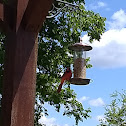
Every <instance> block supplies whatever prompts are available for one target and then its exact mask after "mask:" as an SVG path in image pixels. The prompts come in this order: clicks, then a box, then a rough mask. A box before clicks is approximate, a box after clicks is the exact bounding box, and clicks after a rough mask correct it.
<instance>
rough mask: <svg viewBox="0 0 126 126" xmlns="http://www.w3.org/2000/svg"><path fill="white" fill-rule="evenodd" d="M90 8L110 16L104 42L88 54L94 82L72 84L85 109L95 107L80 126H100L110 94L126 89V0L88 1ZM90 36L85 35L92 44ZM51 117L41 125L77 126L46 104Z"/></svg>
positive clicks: (84, 38) (95, 45) (97, 44)
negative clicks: (88, 117) (81, 84)
mask: <svg viewBox="0 0 126 126" xmlns="http://www.w3.org/2000/svg"><path fill="white" fill-rule="evenodd" d="M85 3H86V5H85V7H86V9H88V10H93V11H94V12H96V13H99V14H100V15H101V16H103V17H106V18H107V20H106V22H105V23H106V31H105V33H103V35H102V36H101V40H100V42H98V41H94V42H93V44H90V45H91V46H92V47H93V50H92V51H90V52H88V54H87V55H88V56H90V57H91V62H90V63H91V64H92V65H93V67H92V68H91V69H87V74H86V76H87V78H90V79H91V83H90V84H89V85H86V86H76V85H71V89H74V91H75V92H76V93H77V99H78V100H79V101H80V102H81V103H82V104H83V106H84V108H85V109H87V108H89V107H90V108H91V110H92V112H91V113H90V115H91V118H90V119H87V120H84V122H80V123H79V125H78V126H97V124H99V121H98V120H99V119H101V118H104V112H105V109H104V107H105V105H107V104H110V102H111V100H112V99H111V98H110V94H112V93H113V92H114V91H119V92H121V91H122V89H126V85H125V83H126V77H125V75H126V0H86V1H85ZM88 39H89V38H88V37H87V35H82V40H83V42H84V43H88ZM46 107H47V108H48V112H49V114H50V116H48V117H45V116H43V117H42V118H41V119H40V122H43V123H46V125H47V126H55V125H56V126H75V120H74V118H68V117H66V116H62V111H63V110H62V109H61V112H60V113H57V112H56V111H55V110H54V108H53V107H50V106H48V105H46Z"/></svg>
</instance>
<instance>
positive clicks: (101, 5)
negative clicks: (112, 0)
mask: <svg viewBox="0 0 126 126" xmlns="http://www.w3.org/2000/svg"><path fill="white" fill-rule="evenodd" d="M105 6H107V4H106V3H104V2H102V1H99V2H97V4H96V5H94V4H91V5H90V8H91V9H98V8H101V7H105Z"/></svg>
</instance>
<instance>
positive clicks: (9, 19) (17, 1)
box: [4, 0, 29, 32]
mask: <svg viewBox="0 0 126 126" xmlns="http://www.w3.org/2000/svg"><path fill="white" fill-rule="evenodd" d="M28 1H29V0H8V2H7V4H4V22H5V24H7V25H8V27H9V28H10V29H11V30H13V31H16V32H17V30H18V28H19V26H20V23H21V20H22V18H23V15H24V12H25V10H26V8H27V5H28Z"/></svg>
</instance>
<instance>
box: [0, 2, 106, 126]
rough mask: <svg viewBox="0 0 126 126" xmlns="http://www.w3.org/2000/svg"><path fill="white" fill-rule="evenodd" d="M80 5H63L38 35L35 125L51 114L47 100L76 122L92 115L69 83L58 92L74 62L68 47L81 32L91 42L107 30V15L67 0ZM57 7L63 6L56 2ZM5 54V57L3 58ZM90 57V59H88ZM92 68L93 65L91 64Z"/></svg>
mask: <svg viewBox="0 0 126 126" xmlns="http://www.w3.org/2000/svg"><path fill="white" fill-rule="evenodd" d="M67 2H70V3H74V4H77V5H78V6H79V8H75V9H74V10H72V9H73V8H68V7H67V8H64V9H63V10H62V11H61V12H60V13H59V15H57V16H56V17H53V18H50V19H46V21H45V22H44V24H43V27H42V29H41V30H40V32H39V35H38V61H37V84H36V105H35V126H39V125H40V126H41V124H40V123H39V122H38V120H39V119H40V118H41V116H42V113H44V114H45V115H48V111H47V109H46V108H44V103H45V102H46V103H48V104H49V105H51V106H54V108H55V109H56V111H57V112H59V111H60V107H61V105H63V106H64V113H63V115H67V116H69V117H71V116H73V117H74V118H75V120H76V124H78V122H79V121H83V119H87V118H88V117H89V112H91V110H90V109H87V110H86V109H84V108H83V106H82V104H81V103H80V102H78V101H77V99H76V93H75V92H74V91H73V90H72V89H70V84H69V82H68V83H66V85H65V86H64V89H63V90H62V91H61V93H59V94H58V93H57V87H58V85H59V83H60V74H61V73H62V72H63V71H64V68H65V67H67V66H70V64H72V63H73V60H72V57H69V55H68V52H70V53H72V52H71V51H69V50H68V46H69V45H70V44H73V43H75V42H77V41H78V38H79V36H81V33H82V32H84V33H85V34H86V33H87V34H88V36H89V37H90V42H92V41H93V40H94V39H96V40H100V36H101V35H102V33H103V32H104V30H105V18H103V17H101V16H100V15H99V14H97V13H96V14H95V13H94V12H93V11H86V10H85V7H84V1H83V0H67ZM55 5H56V6H63V5H61V4H59V3H58V2H56V1H55ZM5 38H6V37H5V36H4V35H3V34H2V33H1V34H0V85H1V86H0V92H1V89H2V79H3V70H4V68H3V65H4V62H3V61H4V48H5ZM1 57H2V58H1ZM88 60H89V59H88ZM88 67H90V65H89V66H88Z"/></svg>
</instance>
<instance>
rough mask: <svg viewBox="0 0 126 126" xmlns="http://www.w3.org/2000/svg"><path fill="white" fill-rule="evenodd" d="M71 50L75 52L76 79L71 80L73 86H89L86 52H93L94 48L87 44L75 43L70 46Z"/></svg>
mask: <svg viewBox="0 0 126 126" xmlns="http://www.w3.org/2000/svg"><path fill="white" fill-rule="evenodd" d="M69 49H70V50H73V51H74V78H71V79H70V83H71V84H75V85H87V84H89V83H90V79H86V51H89V50H92V47H91V46H90V45H87V44H83V43H82V40H80V43H75V44H73V45H71V46H69Z"/></svg>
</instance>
